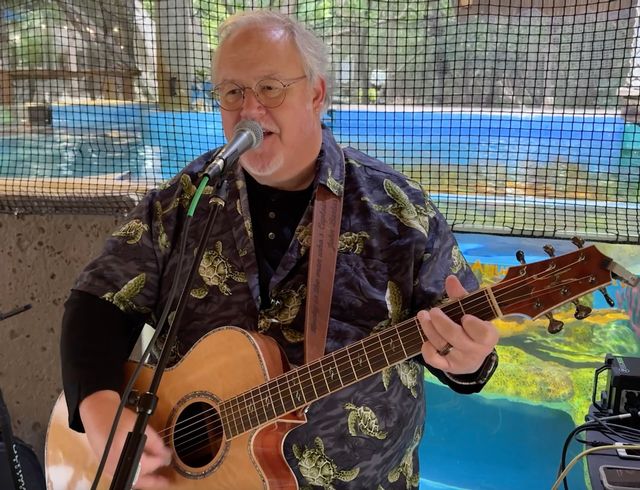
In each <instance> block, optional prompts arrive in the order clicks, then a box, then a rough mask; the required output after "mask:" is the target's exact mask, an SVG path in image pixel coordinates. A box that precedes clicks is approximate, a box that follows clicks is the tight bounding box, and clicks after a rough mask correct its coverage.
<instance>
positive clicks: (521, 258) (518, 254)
mask: <svg viewBox="0 0 640 490" xmlns="http://www.w3.org/2000/svg"><path fill="white" fill-rule="evenodd" d="M516 259H517V260H518V262H520V263H521V264H522V265H525V264H526V263H527V261H526V260H524V252H523V251H522V250H518V251H517V252H516Z"/></svg>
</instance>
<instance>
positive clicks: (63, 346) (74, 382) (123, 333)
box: [60, 290, 144, 432]
mask: <svg viewBox="0 0 640 490" xmlns="http://www.w3.org/2000/svg"><path fill="white" fill-rule="evenodd" d="M64 307H65V310H64V316H63V318H62V337H61V339H60V357H61V365H62V385H63V388H64V394H65V398H66V401H67V407H68V408H69V427H70V428H72V429H74V430H76V431H79V432H83V431H84V427H83V426H82V421H81V420H80V413H79V411H78V407H79V405H80V402H81V401H82V400H84V399H85V398H86V397H87V396H88V395H90V394H92V393H95V392H96V391H100V390H114V391H119V390H120V389H121V388H122V385H123V376H124V374H123V366H124V362H125V361H126V360H127V359H128V358H129V354H130V353H131V350H132V349H133V347H134V345H135V343H136V340H137V339H138V337H139V336H140V332H141V330H142V327H143V325H144V319H143V318H142V316H138V315H128V314H125V313H123V312H122V311H121V310H120V309H119V308H118V307H117V306H115V305H113V304H112V303H109V302H108V301H105V300H103V299H100V298H98V297H97V296H94V295H92V294H89V293H85V292H83V291H77V290H73V291H71V294H70V295H69V298H68V299H67V301H66V303H65V305H64Z"/></svg>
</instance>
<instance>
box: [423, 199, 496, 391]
mask: <svg viewBox="0 0 640 490" xmlns="http://www.w3.org/2000/svg"><path fill="white" fill-rule="evenodd" d="M425 206H426V209H428V210H430V212H431V215H432V218H431V219H430V220H429V238H428V240H427V247H426V249H425V251H424V255H423V257H422V262H421V264H420V267H419V269H418V273H417V280H416V287H415V288H414V302H413V309H414V311H416V312H417V311H418V310H420V309H422V308H430V307H432V306H435V305H437V304H438V303H439V302H441V301H442V299H443V296H444V292H445V286H444V284H445V279H446V278H447V276H449V275H451V274H453V275H455V276H457V277H458V279H459V280H460V282H461V283H462V285H463V286H464V288H465V289H466V290H467V291H475V290H476V289H478V287H479V284H478V280H477V278H476V277H475V275H474V273H473V271H472V270H471V267H469V264H468V263H467V261H466V259H465V258H464V256H463V255H462V253H461V251H460V247H459V246H458V243H457V241H456V239H455V236H454V234H453V232H452V231H451V228H450V227H449V225H448V224H447V222H446V220H445V218H444V216H443V215H442V214H441V213H440V212H439V211H438V210H437V209H436V208H435V206H434V205H433V203H431V201H430V199H429V198H428V197H427V198H425ZM414 360H415V361H418V362H419V363H421V364H422V365H423V366H425V367H426V368H427V369H428V370H429V371H430V372H431V373H432V374H433V375H434V376H435V377H436V378H438V380H440V381H441V382H442V383H444V384H446V385H447V386H449V387H450V388H452V389H453V390H454V391H456V392H458V393H464V394H467V393H477V392H479V391H480V390H481V389H482V388H483V387H484V385H485V384H486V383H487V381H488V380H489V379H490V377H491V375H492V374H493V372H494V371H495V369H496V367H497V365H498V355H497V353H496V351H495V350H494V351H493V352H491V353H490V354H489V355H488V356H487V358H486V359H485V361H484V363H483V365H482V366H481V367H480V368H479V369H478V371H476V372H475V373H471V374H465V375H452V374H449V373H445V372H443V371H440V370H438V369H436V368H434V367H432V366H429V365H427V364H426V363H425V362H424V358H423V357H422V355H418V356H416V357H415V358H414Z"/></svg>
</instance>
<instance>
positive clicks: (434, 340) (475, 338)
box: [418, 276, 500, 374]
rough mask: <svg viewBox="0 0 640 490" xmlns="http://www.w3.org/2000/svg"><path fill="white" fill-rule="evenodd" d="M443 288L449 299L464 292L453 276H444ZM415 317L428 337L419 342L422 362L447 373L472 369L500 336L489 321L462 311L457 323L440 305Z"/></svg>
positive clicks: (479, 363) (475, 367) (475, 369)
mask: <svg viewBox="0 0 640 490" xmlns="http://www.w3.org/2000/svg"><path fill="white" fill-rule="evenodd" d="M445 289H446V291H447V295H448V296H449V298H451V299H457V298H461V297H462V296H465V295H466V294H467V291H466V290H465V289H464V287H462V284H460V281H459V280H458V278H457V277H456V276H449V277H447V279H446V281H445ZM418 320H419V321H420V325H421V326H422V330H423V331H424V333H425V335H426V336H427V339H428V340H427V341H426V342H425V343H424V344H422V356H423V357H424V360H425V362H427V363H428V364H430V365H431V366H433V367H435V368H436V369H440V370H441V371H445V372H447V373H450V374H471V373H475V372H476V371H477V370H478V369H480V367H481V366H482V363H483V362H484V360H485V359H486V357H487V356H488V355H489V353H491V351H492V350H493V348H494V347H495V346H496V344H497V343H498V338H499V337H500V335H499V333H498V329H497V328H496V326H495V325H494V324H493V323H491V322H487V321H484V320H481V319H480V318H477V317H475V316H473V315H464V316H463V317H462V320H461V323H462V324H461V325H458V324H457V323H455V322H454V321H453V320H451V319H450V318H449V317H448V316H447V315H445V314H444V312H443V311H442V310H441V309H440V308H432V309H430V310H429V311H426V310H422V311H420V312H419V313H418ZM448 346H450V347H448Z"/></svg>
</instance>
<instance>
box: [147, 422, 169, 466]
mask: <svg viewBox="0 0 640 490" xmlns="http://www.w3.org/2000/svg"><path fill="white" fill-rule="evenodd" d="M146 435H147V443H146V444H145V453H147V455H148V456H150V457H157V458H159V459H160V460H161V461H162V462H163V463H162V464H161V465H160V466H167V465H168V464H170V463H171V450H170V449H169V448H168V447H167V446H166V445H165V443H164V440H163V439H162V437H160V435H159V434H158V433H157V432H156V431H155V430H153V429H151V428H147V431H146Z"/></svg>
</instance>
